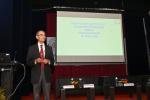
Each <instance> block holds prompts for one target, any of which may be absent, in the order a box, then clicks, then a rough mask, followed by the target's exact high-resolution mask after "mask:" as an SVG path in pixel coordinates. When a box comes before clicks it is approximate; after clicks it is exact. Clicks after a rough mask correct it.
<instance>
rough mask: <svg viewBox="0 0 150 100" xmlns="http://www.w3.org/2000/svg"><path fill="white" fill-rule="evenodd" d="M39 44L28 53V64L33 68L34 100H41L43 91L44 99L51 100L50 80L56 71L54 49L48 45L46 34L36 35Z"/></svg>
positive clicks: (31, 47)
mask: <svg viewBox="0 0 150 100" xmlns="http://www.w3.org/2000/svg"><path fill="white" fill-rule="evenodd" d="M36 39H37V43H36V44H34V45H32V46H30V47H29V50H28V53H27V59H26V61H27V64H28V66H30V67H31V82H32V84H33V95H34V100H40V91H41V88H42V90H43V94H44V99H45V100H50V96H49V94H50V85H51V84H50V80H51V73H52V72H53V70H54V57H53V52H52V48H51V47H49V46H48V45H46V44H45V43H44V42H45V39H46V36H45V32H44V31H43V30H39V31H38V32H37V33H36Z"/></svg>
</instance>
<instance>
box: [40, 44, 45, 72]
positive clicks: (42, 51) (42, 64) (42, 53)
mask: <svg viewBox="0 0 150 100" xmlns="http://www.w3.org/2000/svg"><path fill="white" fill-rule="evenodd" d="M40 47H41V49H40V58H41V59H44V50H43V45H40ZM43 69H44V63H41V70H43Z"/></svg>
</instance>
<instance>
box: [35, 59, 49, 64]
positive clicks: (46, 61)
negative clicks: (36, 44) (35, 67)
mask: <svg viewBox="0 0 150 100" xmlns="http://www.w3.org/2000/svg"><path fill="white" fill-rule="evenodd" d="M37 63H44V64H50V60H49V59H42V58H37V59H35V64H37Z"/></svg>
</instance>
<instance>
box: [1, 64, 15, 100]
mask: <svg viewBox="0 0 150 100" xmlns="http://www.w3.org/2000/svg"><path fill="white" fill-rule="evenodd" d="M13 66H14V64H12V63H0V87H1V88H3V89H4V90H5V95H6V98H7V97H8V96H9V95H10V94H11V92H12V89H13Z"/></svg>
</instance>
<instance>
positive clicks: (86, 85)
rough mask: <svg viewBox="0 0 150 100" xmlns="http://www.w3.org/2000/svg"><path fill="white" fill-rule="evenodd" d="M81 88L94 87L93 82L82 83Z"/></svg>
mask: <svg viewBox="0 0 150 100" xmlns="http://www.w3.org/2000/svg"><path fill="white" fill-rule="evenodd" d="M83 88H94V84H83Z"/></svg>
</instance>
